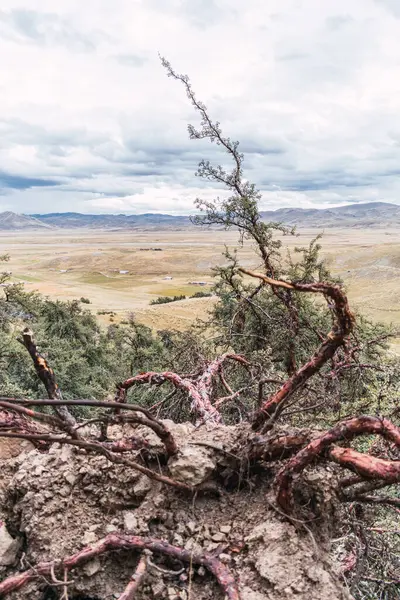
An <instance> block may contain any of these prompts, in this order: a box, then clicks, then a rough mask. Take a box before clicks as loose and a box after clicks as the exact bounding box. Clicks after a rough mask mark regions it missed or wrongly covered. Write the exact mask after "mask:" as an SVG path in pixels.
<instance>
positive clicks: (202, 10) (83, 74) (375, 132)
mask: <svg viewBox="0 0 400 600" xmlns="http://www.w3.org/2000/svg"><path fill="white" fill-rule="evenodd" d="M399 16H400V12H399V10H398V3H397V0H352V2H348V0H346V1H345V0H324V1H323V2H321V0H269V2H265V1H262V0H248V1H247V3H242V2H239V0H204V1H199V0H114V1H113V2H112V3H111V2H109V1H108V0H85V2H82V1H81V0H79V1H78V0H41V2H40V3H38V2H37V0H2V3H1V10H0V60H1V63H2V65H4V66H5V67H6V68H3V69H1V71H0V210H2V209H3V210H4V209H14V210H17V211H25V212H45V211H64V210H77V211H84V212H93V211H102V212H106V211H110V212H113V211H118V212H123V211H127V212H143V211H149V210H151V211H158V212H174V213H187V212H190V211H191V210H192V206H193V200H194V199H195V197H196V196H198V195H203V196H204V195H205V196H206V197H207V198H210V197H212V196H213V195H215V194H221V190H219V189H218V190H214V189H213V188H212V186H211V184H206V183H203V182H201V181H199V180H198V179H197V178H195V177H194V171H195V170H196V164H197V162H198V161H199V160H200V158H202V157H206V158H212V159H213V160H216V161H221V162H224V161H225V160H226V158H225V156H224V155H223V154H222V155H221V153H220V152H219V151H218V149H217V148H216V147H214V146H210V145H207V144H206V143H204V142H194V141H189V140H188V138H187V131H186V124H187V122H193V123H196V122H198V118H197V116H196V114H195V113H194V112H193V109H192V107H191V105H190V103H189V102H188V100H187V98H186V95H185V92H184V90H183V89H182V88H181V87H180V86H179V85H178V83H177V82H174V81H172V80H171V79H168V78H167V77H166V75H165V72H164V71H163V69H162V67H161V65H160V62H159V59H158V54H157V53H158V52H160V53H161V54H163V55H165V56H166V57H167V58H168V59H169V60H170V61H171V63H172V64H173V66H174V67H175V68H176V70H177V71H179V72H186V73H188V74H189V76H190V77H191V79H192V82H193V86H194V89H195V90H196V93H197V95H198V97H199V98H201V99H202V100H203V101H204V102H205V103H206V105H207V106H208V107H209V110H210V112H211V114H212V116H213V117H214V118H215V119H219V120H220V121H221V122H222V126H223V129H224V131H225V132H226V134H227V135H230V136H231V137H233V138H237V139H239V140H241V141H242V148H243V151H244V152H245V154H246V167H247V170H246V176H247V177H248V179H250V180H251V181H254V182H255V183H256V184H258V185H259V186H260V187H261V189H262V190H263V194H264V195H263V201H262V206H263V208H277V207H279V206H291V205H293V206H305V207H306V206H329V205H332V204H336V205H337V204H340V203H343V202H364V201H370V200H387V201H391V202H398V203H399V202H400V194H399V192H400V182H399V181H400V180H399V177H398V175H399V172H400V167H399V165H400V80H399V78H398V76H397V72H398V62H399V60H400V41H399V36H398V26H399V19H398V17H399Z"/></svg>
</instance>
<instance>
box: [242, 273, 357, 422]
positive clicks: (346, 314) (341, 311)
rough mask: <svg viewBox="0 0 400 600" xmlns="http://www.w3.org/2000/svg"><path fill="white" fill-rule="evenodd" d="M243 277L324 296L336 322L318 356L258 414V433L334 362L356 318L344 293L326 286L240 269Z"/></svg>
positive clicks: (268, 401)
mask: <svg viewBox="0 0 400 600" xmlns="http://www.w3.org/2000/svg"><path fill="white" fill-rule="evenodd" d="M240 271H241V272H242V273H245V274H246V275H250V276H251V277H256V278H258V279H261V281H263V282H264V283H265V284H268V285H271V286H273V287H281V288H285V289H288V290H295V291H298V292H309V293H313V294H323V295H324V296H326V297H328V298H330V299H331V300H332V302H333V306H334V311H335V316H336V320H335V323H334V325H333V327H332V329H331V331H330V332H329V333H328V334H327V336H326V338H325V339H324V341H323V342H322V344H321V345H320V347H319V348H318V350H317V351H316V352H315V354H314V355H313V357H312V358H311V359H310V360H309V361H308V362H307V363H306V364H305V365H303V366H302V367H301V368H300V369H298V370H297V371H296V372H295V373H294V374H293V375H292V376H291V377H290V378H289V379H288V380H287V381H286V382H285V383H284V384H283V386H282V387H281V388H280V389H279V390H278V391H277V392H275V393H274V394H273V395H272V396H270V397H269V398H268V399H267V400H266V401H265V402H264V403H263V404H262V405H261V408H260V410H259V411H258V412H257V413H256V416H255V419H254V423H253V428H254V429H259V428H260V427H262V425H263V424H264V423H265V421H266V420H267V419H269V418H270V417H271V416H272V415H274V413H276V412H277V411H280V410H282V408H283V406H284V403H285V401H287V400H288V399H289V398H290V397H291V396H292V395H293V394H294V392H296V391H297V390H298V389H300V388H301V387H302V386H303V385H304V384H305V382H306V381H307V380H308V379H310V377H312V376H313V375H315V373H317V372H318V371H319V370H320V369H321V368H322V367H323V365H324V364H325V363H326V362H327V361H328V360H329V359H331V358H332V357H333V356H334V354H335V352H336V350H337V349H338V348H339V346H341V345H342V344H343V341H344V339H345V338H346V336H348V335H349V333H350V332H351V330H352V328H353V325H354V316H353V314H352V313H351V311H350V308H349V303H348V301H347V297H346V296H345V294H344V293H343V292H342V290H341V289H340V288H339V287H338V286H335V285H331V284H327V283H292V282H287V281H280V280H276V279H271V277H267V276H266V275H263V274H262V273H255V272H254V271H249V270H247V269H243V268H242V269H240Z"/></svg>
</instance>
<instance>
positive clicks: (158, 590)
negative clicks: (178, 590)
mask: <svg viewBox="0 0 400 600" xmlns="http://www.w3.org/2000/svg"><path fill="white" fill-rule="evenodd" d="M151 591H152V594H153V595H152V597H153V598H165V583H164V582H163V581H162V580H161V579H160V580H159V581H157V583H153V584H152V586H151Z"/></svg>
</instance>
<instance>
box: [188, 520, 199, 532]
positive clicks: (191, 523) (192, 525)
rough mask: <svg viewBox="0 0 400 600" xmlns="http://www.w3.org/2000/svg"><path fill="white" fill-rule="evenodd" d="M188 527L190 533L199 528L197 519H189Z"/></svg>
mask: <svg viewBox="0 0 400 600" xmlns="http://www.w3.org/2000/svg"><path fill="white" fill-rule="evenodd" d="M186 528H187V530H188V531H189V533H191V534H193V533H195V532H196V530H197V525H196V523H195V521H188V522H187V523H186Z"/></svg>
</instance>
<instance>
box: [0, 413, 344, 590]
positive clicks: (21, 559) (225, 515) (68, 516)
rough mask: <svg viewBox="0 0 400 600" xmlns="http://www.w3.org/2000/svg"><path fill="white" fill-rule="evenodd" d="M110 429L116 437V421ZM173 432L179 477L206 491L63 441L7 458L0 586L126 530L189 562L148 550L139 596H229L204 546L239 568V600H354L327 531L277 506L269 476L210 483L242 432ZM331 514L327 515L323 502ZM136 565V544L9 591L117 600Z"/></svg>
mask: <svg viewBox="0 0 400 600" xmlns="http://www.w3.org/2000/svg"><path fill="white" fill-rule="evenodd" d="M168 425H169V426H171V424H170V423H168ZM171 428H172V427H171ZM142 433H144V432H142ZM124 434H125V435H126V432H124ZM114 435H115V437H116V438H117V437H119V435H120V432H119V431H118V428H117V427H116V429H115V431H114ZM174 435H175V437H176V438H177V439H179V442H180V446H181V449H182V452H181V454H180V456H179V458H176V459H174V464H173V465H172V464H171V465H170V470H173V471H174V475H175V477H176V479H177V480H179V479H180V480H181V481H192V482H193V481H196V482H197V483H198V482H201V481H205V482H206V484H207V485H208V486H209V491H208V492H207V493H203V494H198V495H197V496H196V497H194V498H193V497H190V496H189V495H186V494H185V493H184V492H182V491H175V490H173V489H170V488H169V489H166V488H165V487H163V486H162V484H161V483H158V482H155V481H152V480H150V479H148V478H147V477H146V476H145V475H142V474H140V473H138V472H137V471H134V470H133V469H130V468H127V467H126V466H125V465H115V464H111V463H110V462H109V461H108V460H107V459H106V458H105V457H103V456H91V455H88V454H86V453H85V452H82V451H81V450H79V449H76V448H71V447H67V446H61V447H60V446H59V445H58V444H54V445H53V446H52V447H50V449H49V451H48V452H45V453H42V452H39V450H36V449H33V450H32V449H31V450H28V451H24V452H23V453H22V454H20V455H19V456H18V457H14V458H12V457H11V458H8V460H7V461H6V466H7V469H8V473H9V474H8V477H7V480H3V487H2V486H1V485H0V489H2V492H1V495H2V497H1V498H0V505H1V507H2V509H1V510H2V513H3V514H2V515H1V520H2V527H0V565H2V566H0V581H1V580H3V579H4V578H5V577H6V576H9V575H10V574H12V573H18V572H20V571H24V570H26V569H27V568H28V567H29V566H30V565H33V564H37V563H42V562H43V561H51V560H55V559H61V558H64V557H66V556H69V555H72V554H74V553H76V552H78V551H80V550H82V548H84V547H85V546H89V547H90V548H93V547H95V544H96V543H97V541H98V540H100V539H102V538H106V537H107V536H109V537H110V536H111V537H112V536H113V535H114V537H115V539H117V537H118V535H120V534H121V535H130V536H141V537H140V538H139V537H136V538H135V539H140V540H141V539H144V540H150V539H151V540H162V541H163V542H162V543H164V544H165V543H168V544H171V545H172V546H174V547H175V548H180V549H183V550H184V551H186V557H187V556H189V557H191V558H192V560H191V559H190V558H189V560H178V559H177V557H176V556H171V555H168V554H164V553H162V552H158V551H157V550H155V551H149V550H147V551H146V552H145V560H146V563H147V570H146V574H145V580H144V583H143V584H142V586H141V587H140V589H139V591H138V592H137V593H136V594H135V595H134V598H135V599H136V598H137V599H139V600H145V599H154V598H166V599H168V600H172V599H179V598H184V599H186V600H191V599H193V598H196V599H198V600H203V599H204V600H205V599H211V598H212V599H215V600H224V593H223V591H221V588H220V587H219V586H218V583H217V580H216V578H215V577H214V576H213V575H212V574H211V573H210V572H209V570H207V569H206V568H205V566H204V564H198V562H199V561H197V558H196V557H197V556H199V555H202V554H204V553H205V554H207V555H208V556H215V557H218V560H219V561H220V562H221V564H222V565H225V566H226V567H227V568H228V569H229V570H230V571H231V572H233V573H234V574H235V579H236V581H237V582H238V587H239V591H240V598H241V600H291V599H296V600H303V599H304V600H305V599H307V600H308V599H309V598H314V599H315V600H340V599H343V600H345V599H346V598H349V596H348V595H347V592H345V591H344V590H343V589H342V586H341V583H340V581H339V578H338V576H337V575H336V573H335V567H334V565H333V563H332V560H331V559H330V557H329V552H328V551H329V540H328V539H327V537H326V531H324V533H323V534H320V533H318V531H313V532H312V531H311V530H310V529H309V528H308V526H307V525H305V526H303V525H302V524H301V523H298V524H297V523H296V522H293V524H291V523H289V522H288V521H287V519H285V517H284V516H281V514H279V512H278V510H277V509H276V508H274V507H273V506H272V503H271V502H270V498H272V497H273V496H272V495H271V489H270V483H269V479H268V476H265V473H264V474H263V476H262V477H261V476H252V478H251V480H248V481H247V482H246V485H239V484H237V485H236V484H235V485H232V486H231V487H232V489H229V486H228V490H229V491H227V490H226V487H225V488H222V487H221V486H219V484H218V480H213V481H210V480H209V476H210V473H211V472H213V471H214V472H215V467H216V466H217V467H218V469H219V473H220V474H224V469H225V471H227V472H228V471H229V467H228V463H229V461H228V460H227V457H228V458H229V453H230V452H233V451H234V448H233V443H234V440H236V441H237V439H238V436H240V431H238V430H237V428H234V427H221V428H218V432H216V431H215V430H214V431H213V430H212V429H209V430H207V429H206V428H202V429H200V430H199V429H195V428H194V427H193V426H192V425H186V424H184V425H182V424H181V425H175V426H174ZM146 436H147V441H148V442H149V446H150V448H151V450H153V451H154V452H157V447H158V446H159V444H160V442H159V439H158V438H156V437H155V436H154V435H153V433H152V432H148V430H147V431H146ZM221 448H224V451H221ZM170 460H171V459H170ZM225 475H226V473H225ZM314 475H315V474H314ZM325 475H326V473H325ZM2 476H3V475H1V476H0V479H1V477H2ZM221 476H222V475H221ZM226 476H227V475H226ZM243 476H244V475H243ZM320 476H321V474H319V477H320ZM328 481H329V477H328V478H327V477H326V482H328ZM310 485H311V486H312V482H311V484H310ZM326 487H327V488H328V487H329V485H328V483H327V484H326ZM328 496H329V494H328ZM325 498H327V495H326V494H325ZM326 502H327V503H328V504H329V502H330V499H329V498H328V499H327V500H326ZM326 512H327V513H328V519H329V507H328V506H327V507H326ZM2 531H3V534H4V535H3V538H4V540H3V542H4V543H3V550H4V549H6V547H7V548H8V553H7V555H6V559H7V560H4V561H3V563H1V551H2V539H3V538H2V536H1V532H2ZM7 536H8V537H7ZM7 544H8V546H7ZM153 546H154V544H153ZM138 561H139V553H138V552H137V551H135V550H132V549H126V548H124V547H122V548H120V549H117V550H111V551H110V552H106V553H102V554H100V555H98V556H94V557H92V558H91V559H89V560H87V561H86V562H85V563H84V564H83V565H82V566H80V567H79V568H76V569H74V570H73V571H71V572H70V573H69V574H68V580H69V581H70V582H71V583H70V584H69V585H68V588H67V587H64V586H62V585H61V584H60V583H59V584H58V585H56V586H54V579H53V585H52V586H50V585H48V583H50V581H49V579H51V578H49V577H48V576H38V577H35V578H34V580H33V581H31V582H30V583H29V584H28V585H27V586H25V587H24V588H23V589H21V590H20V591H16V592H13V593H11V594H10V596H9V597H10V598H11V599H12V600H22V598H24V599H26V598H29V599H30V600H56V599H58V598H61V597H63V598H64V599H65V598H68V599H69V600H83V598H85V599H90V600H113V599H115V598H119V597H120V595H121V594H122V592H123V590H124V589H125V588H126V585H127V583H128V582H129V580H130V578H131V577H132V574H133V573H134V571H135V568H136V566H137V564H138ZM67 589H68V595H64V596H63V593H64V592H65V593H66V590H67ZM57 590H58V591H57ZM132 597H133V596H132Z"/></svg>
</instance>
